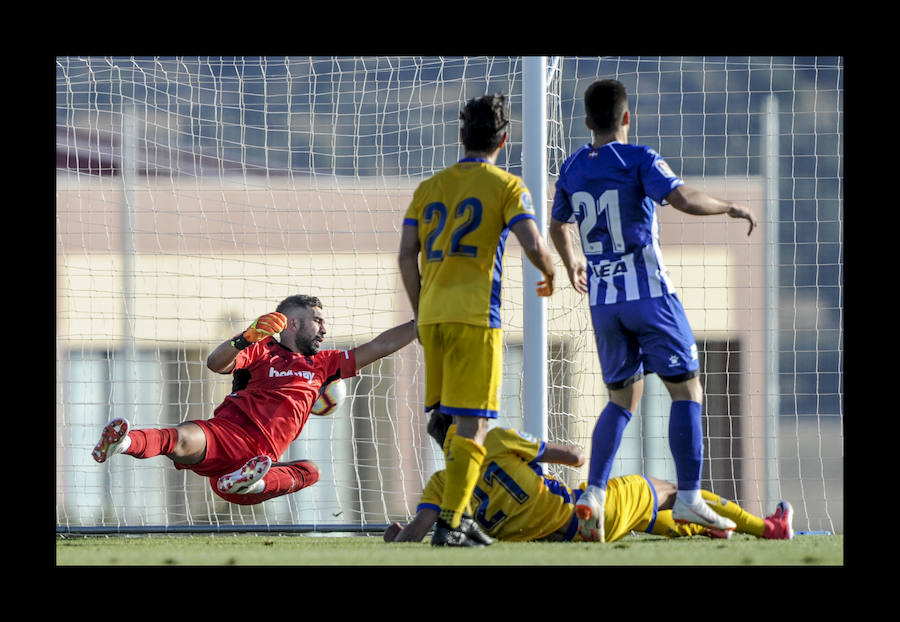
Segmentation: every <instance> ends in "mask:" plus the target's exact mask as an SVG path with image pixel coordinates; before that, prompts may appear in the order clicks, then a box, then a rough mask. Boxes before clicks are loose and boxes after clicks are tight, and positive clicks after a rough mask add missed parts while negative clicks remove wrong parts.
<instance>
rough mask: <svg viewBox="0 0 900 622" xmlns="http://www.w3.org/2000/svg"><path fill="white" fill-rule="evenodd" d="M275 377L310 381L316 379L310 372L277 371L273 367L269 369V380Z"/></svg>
mask: <svg viewBox="0 0 900 622" xmlns="http://www.w3.org/2000/svg"><path fill="white" fill-rule="evenodd" d="M276 376H299V377H301V378H305V379H306V380H312V379H313V378H315V377H316V375H315V374H314V373H313V372H311V371H294V370H293V369H285V370H284V371H278V370H277V369H275V368H274V367H269V378H275V377H276Z"/></svg>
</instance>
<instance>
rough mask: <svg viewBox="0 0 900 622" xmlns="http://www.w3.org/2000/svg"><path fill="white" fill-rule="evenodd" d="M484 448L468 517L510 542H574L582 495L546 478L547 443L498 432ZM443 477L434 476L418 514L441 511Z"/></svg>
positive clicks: (440, 474)
mask: <svg viewBox="0 0 900 622" xmlns="http://www.w3.org/2000/svg"><path fill="white" fill-rule="evenodd" d="M449 434H450V433H448V435H449ZM484 447H485V450H486V454H485V457H484V462H483V463H482V467H481V472H480V473H479V476H478V483H477V484H476V486H475V492H474V493H473V496H472V502H471V503H470V504H469V509H468V513H469V514H470V515H471V516H473V517H474V518H475V520H476V521H478V523H479V524H480V525H481V527H482V528H483V529H484V530H485V532H487V533H488V535H490V536H491V537H492V538H497V539H498V540H508V541H532V540H540V539H543V538H547V537H548V536H552V535H554V534H557V535H558V536H559V537H560V539H571V538H572V536H573V535H574V531H575V528H576V526H577V524H576V522H575V521H574V520H573V516H574V509H575V502H576V501H577V498H578V496H579V495H580V492H581V491H580V489H579V490H577V491H573V490H572V489H570V488H569V487H568V486H566V485H565V484H563V483H562V482H560V481H558V480H556V479H553V478H552V477H550V476H548V475H544V473H543V469H542V467H541V465H540V464H539V463H538V461H539V460H540V459H541V456H542V455H543V453H544V447H545V445H544V442H543V441H541V440H540V439H537V438H535V437H533V436H531V435H529V434H526V433H524V432H519V431H517V430H512V429H507V428H500V427H496V428H493V429H491V430H490V431H489V432H488V434H487V437H486V438H485V442H484ZM445 477H446V476H445V472H444V471H438V472H437V473H435V474H434V475H432V476H431V479H429V480H428V483H427V484H426V486H425V489H424V491H423V492H422V499H421V502H420V503H419V506H418V509H422V508H423V507H431V508H435V509H440V506H441V499H442V493H443V490H444V482H445ZM557 532H559V533H557ZM564 532H567V533H564Z"/></svg>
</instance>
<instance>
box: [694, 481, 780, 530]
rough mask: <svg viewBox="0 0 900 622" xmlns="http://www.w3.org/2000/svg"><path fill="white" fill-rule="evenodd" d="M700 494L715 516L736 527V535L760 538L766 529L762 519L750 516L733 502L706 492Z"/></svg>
mask: <svg viewBox="0 0 900 622" xmlns="http://www.w3.org/2000/svg"><path fill="white" fill-rule="evenodd" d="M700 494H701V495H702V496H703V499H704V500H705V501H706V502H707V505H709V507H711V508H712V509H713V511H714V512H715V513H716V514H719V515H720V516H724V517H725V518H730V519H731V520H733V521H734V523H735V524H736V525H737V528H736V529H735V531H736V532H737V533H747V534H750V535H752V536H757V537H759V538H761V537H762V535H763V532H764V531H765V528H766V527H765V523H764V522H763V519H761V518H759V517H758V516H754V515H753V514H750V513H749V512H747V511H746V510H745V509H744V508H742V507H741V506H739V505H738V504H737V503H735V502H734V501H729V500H728V499H724V498H722V497H720V496H719V495H716V494H713V493H711V492H709V491H708V490H701V491H700Z"/></svg>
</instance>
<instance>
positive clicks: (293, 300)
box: [275, 294, 322, 315]
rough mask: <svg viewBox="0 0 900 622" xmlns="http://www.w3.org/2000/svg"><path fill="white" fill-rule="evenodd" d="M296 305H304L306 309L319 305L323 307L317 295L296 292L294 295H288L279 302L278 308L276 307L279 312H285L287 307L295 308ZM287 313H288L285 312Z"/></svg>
mask: <svg viewBox="0 0 900 622" xmlns="http://www.w3.org/2000/svg"><path fill="white" fill-rule="evenodd" d="M296 307H304V308H306V309H308V308H310V307H318V308H320V309H321V308H322V302H321V301H320V300H319V299H318V298H316V297H315V296H306V295H305V294H296V295H294V296H288V297H287V298H285V299H284V300H282V301H281V302H280V303H278V308H277V309H275V310H276V311H278V312H279V313H284V312H285V310H287V309H294V308H296ZM285 315H286V314H285Z"/></svg>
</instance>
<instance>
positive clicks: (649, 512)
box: [606, 475, 657, 542]
mask: <svg viewBox="0 0 900 622" xmlns="http://www.w3.org/2000/svg"><path fill="white" fill-rule="evenodd" d="M656 508H657V499H656V490H655V489H654V488H653V485H652V484H650V482H649V480H647V479H646V478H645V477H644V476H642V475H624V476H622V477H614V478H612V479H611V480H609V483H608V484H607V486H606V541H607V542H615V541H616V540H621V539H622V538H624V537H625V536H627V535H628V534H629V533H631V532H632V531H639V532H651V531H652V530H653V524H654V522H655V521H656V514H657V509H656Z"/></svg>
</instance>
